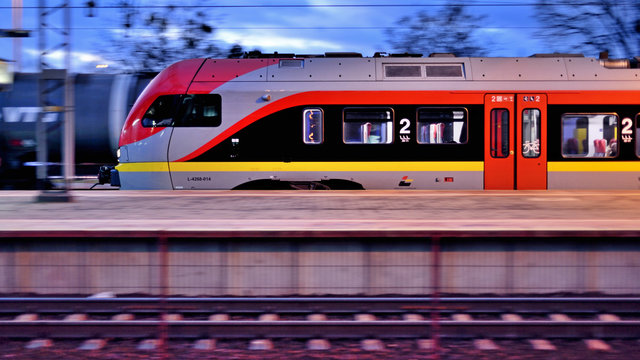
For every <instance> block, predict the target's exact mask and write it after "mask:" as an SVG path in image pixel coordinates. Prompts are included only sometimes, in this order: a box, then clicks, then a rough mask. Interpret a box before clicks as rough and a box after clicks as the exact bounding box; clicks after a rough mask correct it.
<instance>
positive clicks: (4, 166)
mask: <svg viewBox="0 0 640 360" xmlns="http://www.w3.org/2000/svg"><path fill="white" fill-rule="evenodd" d="M155 75H156V74H155V73H138V74H118V75H115V74H75V75H74V76H73V85H74V89H75V101H74V103H75V120H76V121H75V133H76V136H75V144H76V151H75V153H76V158H75V160H76V164H77V166H76V169H75V173H76V174H79V175H85V176H89V175H91V176H93V177H95V174H96V173H97V172H98V169H99V167H100V166H102V165H113V164H115V163H116V162H117V158H116V150H117V148H118V141H119V138H120V131H121V130H122V125H123V124H124V120H125V119H126V117H127V114H128V113H129V110H130V109H131V107H132V105H133V103H134V102H135V100H136V99H137V97H138V95H140V93H141V92H142V90H143V89H144V88H145V87H146V86H147V84H149V81H151V79H152V78H153V77H154V76H155ZM38 78H39V75H38V74H35V73H16V74H15V78H14V81H13V84H11V85H8V86H7V87H6V89H3V90H5V91H0V189H32V188H34V187H35V186H36V179H35V177H36V175H35V169H36V167H37V166H38V165H42V164H39V163H36V162H35V160H36V147H37V146H36V145H37V141H36V122H37V121H38V118H41V119H42V121H43V122H44V123H45V125H46V128H47V150H48V157H47V160H48V161H47V164H48V175H49V176H60V172H61V171H60V170H61V169H60V152H61V139H62V131H61V130H62V120H63V118H64V113H61V112H43V111H42V108H41V107H40V106H39V104H38ZM48 97H49V101H50V102H51V103H53V104H62V103H63V101H64V92H63V88H61V87H59V88H55V90H54V91H52V92H50V93H49V95H48Z"/></svg>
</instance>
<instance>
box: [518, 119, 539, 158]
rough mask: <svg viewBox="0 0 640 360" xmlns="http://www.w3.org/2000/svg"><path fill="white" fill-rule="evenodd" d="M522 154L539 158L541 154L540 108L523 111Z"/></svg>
mask: <svg viewBox="0 0 640 360" xmlns="http://www.w3.org/2000/svg"><path fill="white" fill-rule="evenodd" d="M522 156H523V157H526V158H537V157H539V156H540V110H538V109H524V110H523V111H522Z"/></svg>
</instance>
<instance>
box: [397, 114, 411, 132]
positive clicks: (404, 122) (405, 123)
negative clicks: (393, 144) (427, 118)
mask: <svg viewBox="0 0 640 360" xmlns="http://www.w3.org/2000/svg"><path fill="white" fill-rule="evenodd" d="M400 126H402V128H401V129H400V134H407V135H409V134H411V130H410V129H409V126H411V122H410V121H409V119H407V118H404V119H402V120H400Z"/></svg>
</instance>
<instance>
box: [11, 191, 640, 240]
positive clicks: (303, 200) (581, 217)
mask: <svg viewBox="0 0 640 360" xmlns="http://www.w3.org/2000/svg"><path fill="white" fill-rule="evenodd" d="M39 194H40V193H39V192H37V191H0V236H4V237H9V236H119V234H120V235H122V234H124V235H126V236H146V235H145V234H147V235H148V234H150V233H154V234H157V235H162V234H166V235H168V236H189V235H193V236H220V237H222V236H256V237H258V236H289V237H292V236H347V235H353V236H521V235H527V236H554V235H560V236H639V235H640V191H455V192H441V191H269V192H257V191H105V190H93V191H88V190H84V191H82V190H78V191H72V192H70V194H71V196H72V200H73V201H72V202H68V203H63V202H52V203H49V202H37V201H36V199H37V198H38V195H39Z"/></svg>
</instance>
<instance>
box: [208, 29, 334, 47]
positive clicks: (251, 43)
mask: <svg viewBox="0 0 640 360" xmlns="http://www.w3.org/2000/svg"><path fill="white" fill-rule="evenodd" d="M216 39H217V40H220V41H223V42H226V43H228V44H240V45H242V47H244V48H248V49H252V48H260V49H263V50H266V51H279V52H289V51H292V52H296V51H297V52H299V51H301V50H302V51H304V52H311V51H319V50H320V51H322V52H324V51H339V50H344V48H343V45H342V44H340V43H337V42H331V41H326V40H319V39H316V38H304V37H289V36H285V35H283V34H282V33H277V32H274V31H268V30H247V31H231V30H218V31H216Z"/></svg>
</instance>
